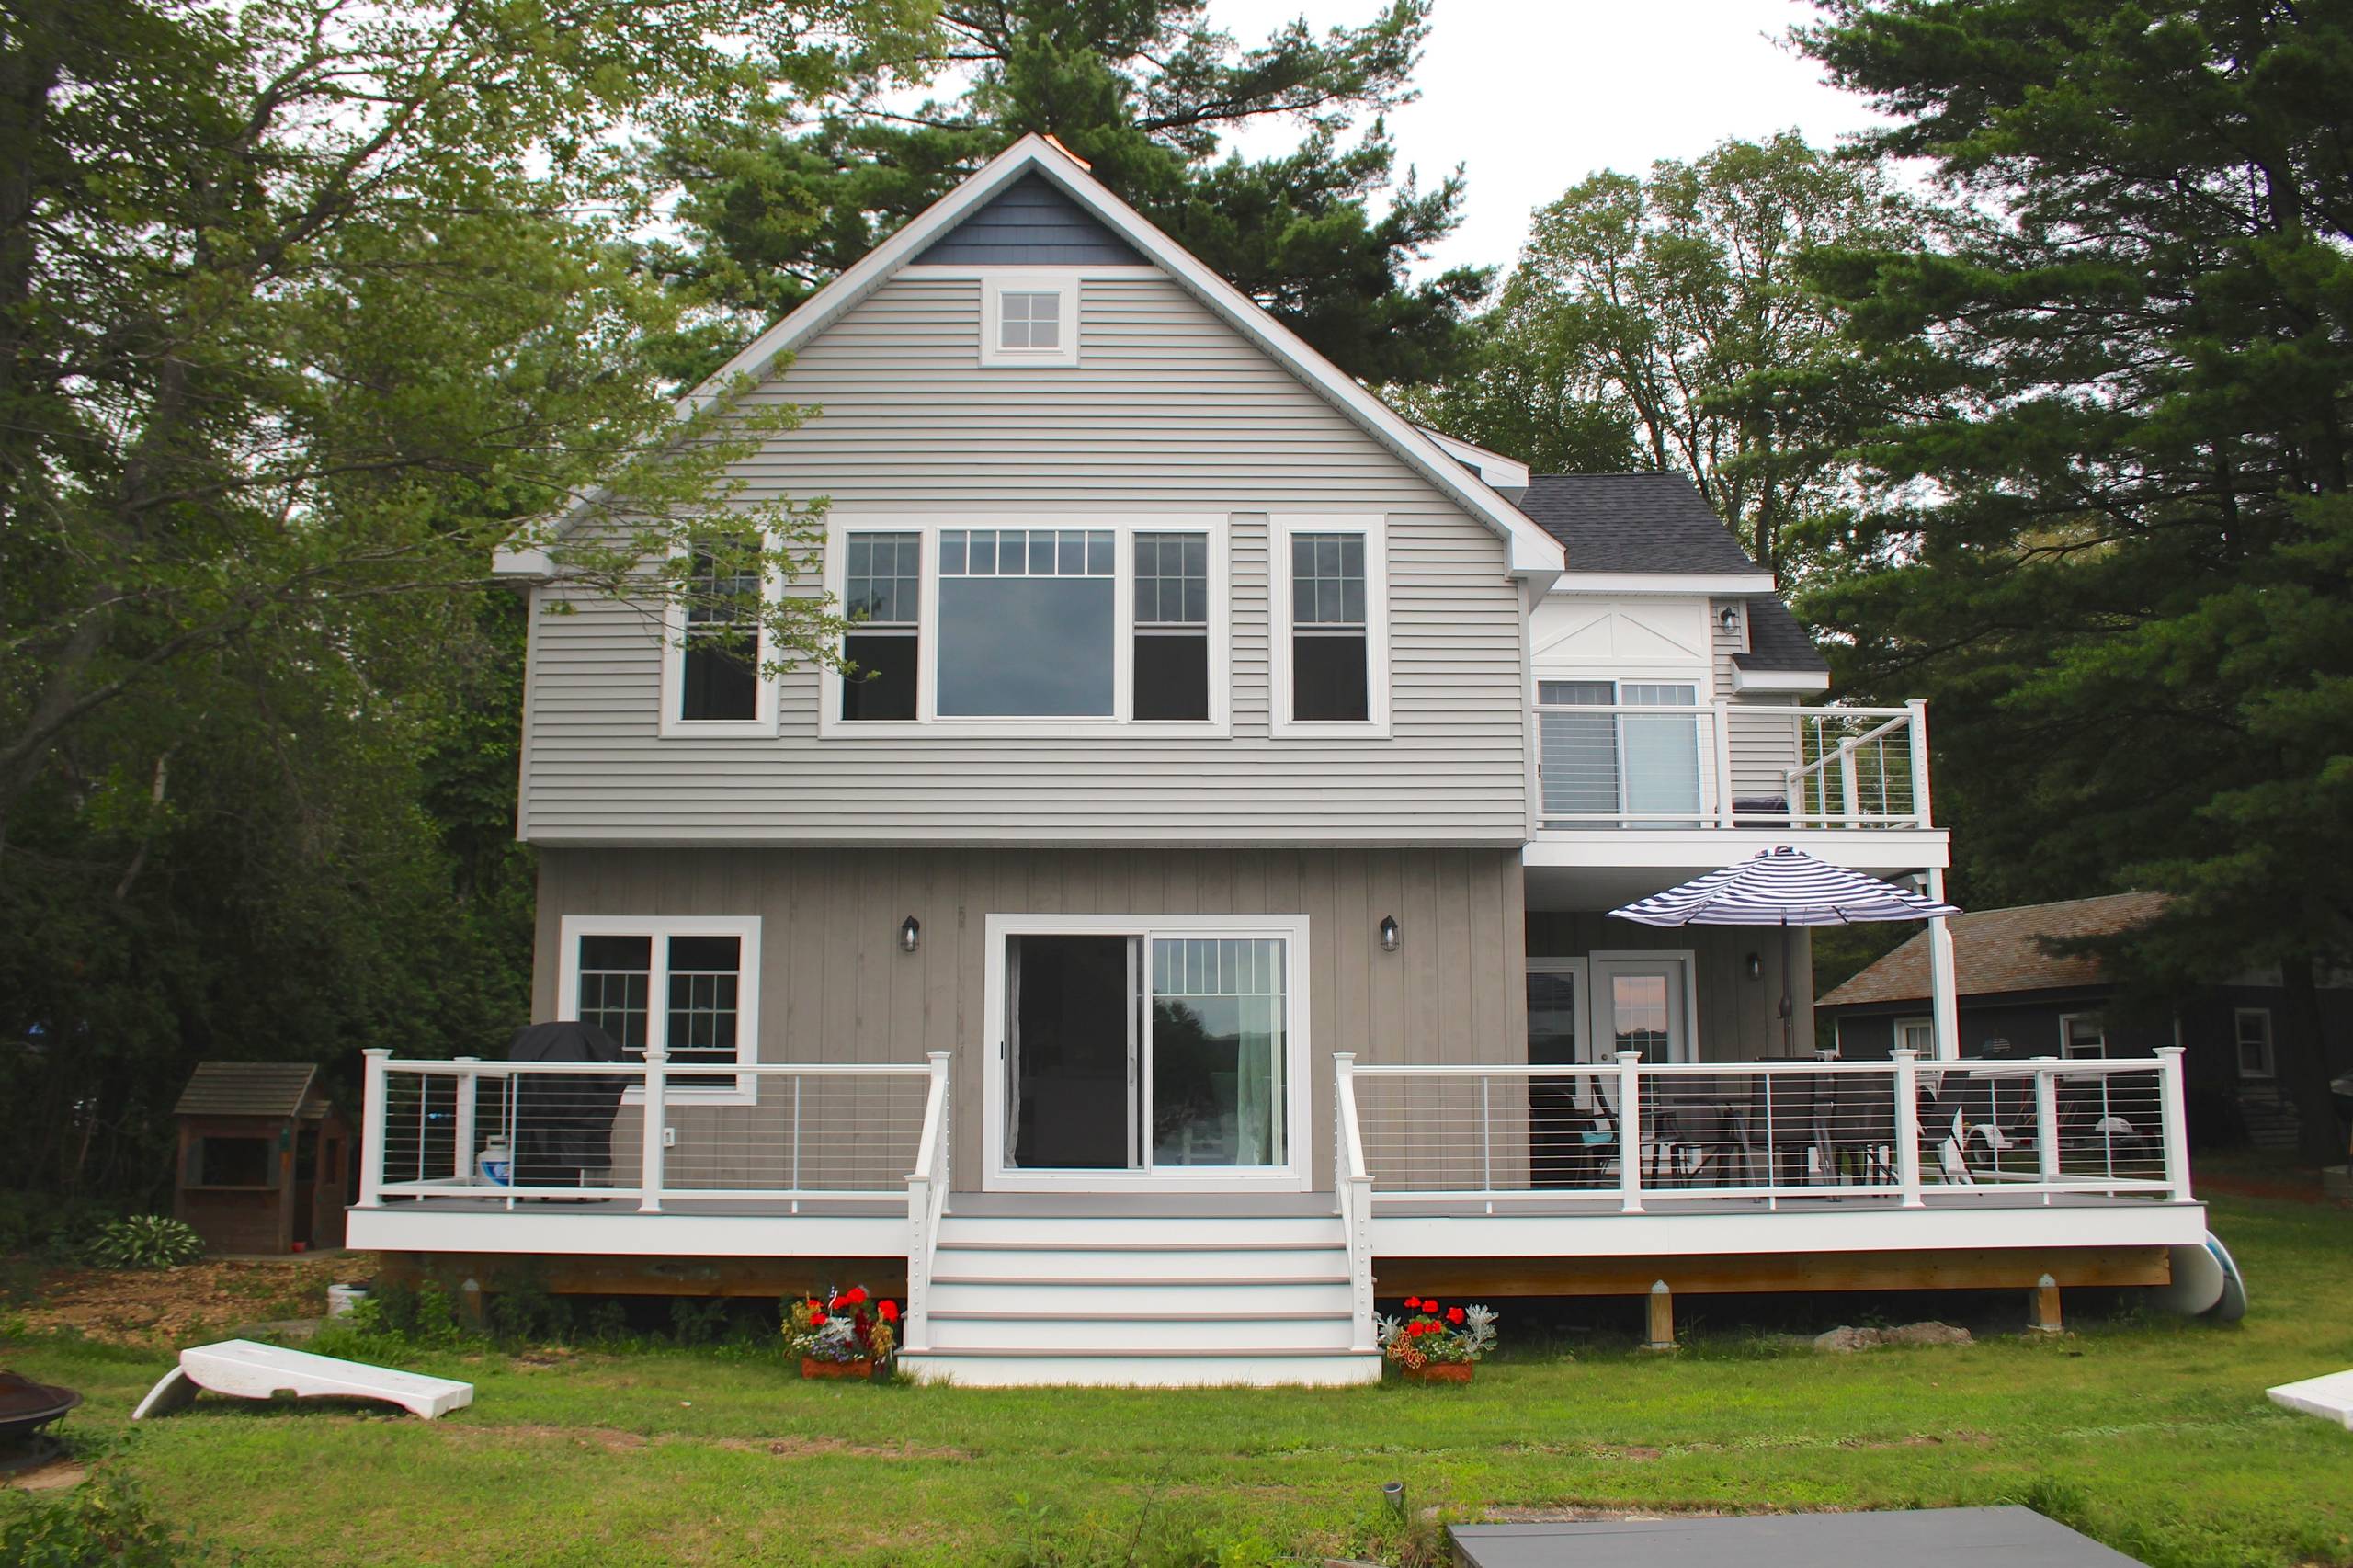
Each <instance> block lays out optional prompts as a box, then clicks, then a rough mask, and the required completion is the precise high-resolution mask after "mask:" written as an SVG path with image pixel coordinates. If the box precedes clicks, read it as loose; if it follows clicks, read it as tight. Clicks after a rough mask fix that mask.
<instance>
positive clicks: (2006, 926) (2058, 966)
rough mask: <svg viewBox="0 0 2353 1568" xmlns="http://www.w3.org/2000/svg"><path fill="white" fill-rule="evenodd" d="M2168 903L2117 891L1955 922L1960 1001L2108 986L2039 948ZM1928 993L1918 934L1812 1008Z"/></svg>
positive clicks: (2084, 961)
mask: <svg viewBox="0 0 2353 1568" xmlns="http://www.w3.org/2000/svg"><path fill="white" fill-rule="evenodd" d="M2164 908H2165V894H2163V893H2159V892H2118V893H2105V894H2102V895H2100V896H2099V897H2097V898H2075V899H2068V900H2066V901H2065V902H2063V903H2024V904H2019V905H2018V906H2017V907H2015V908H2011V909H1981V910H1976V911H1973V912H1972V913H1971V914H1967V915H1955V916H1954V917H1953V918H1952V920H1951V921H1950V922H1949V925H1950V927H1951V930H1952V950H1953V970H1954V973H1955V976H1956V978H1955V981H1954V985H1955V989H1956V990H1957V992H1958V993H1959V994H1961V995H1963V996H1987V995H2001V994H2006V993H2009V992H2017V991H2062V990H2067V989H2070V988H2073V987H2076V986H2084V985H2102V984H2105V983H2107V978H2108V977H2107V976H2106V975H2105V974H2103V973H2102V972H2101V971H2100V966H2099V960H2097V959H2096V958H2094V957H2092V956H2091V955H2089V954H2087V953H2053V952H2051V951H2049V950H2048V949H2045V948H2044V947H2043V942H2044V941H2046V940H2049V941H2070V940H2076V939H2080V938H2083V937H2108V936H2113V935H2115V934H2116V933H2117V932H2119V931H2123V930H2127V929H2130V928H2131V927H2132V926H2142V925H2145V924H2147V923H2148V922H2149V921H2151V920H2153V919H2154V918H2156V916H2157V915H2158V914H2159V912H2161V911H2162V910H2163V909H2164ZM1928 991H1929V986H1928V934H1927V932H1926V931H1922V932H1920V933H1919V934H1918V935H1916V936H1915V937H1912V938H1910V939H1909V940H1908V941H1906V942H1905V943H1904V945H1903V946H1902V947H1900V948H1898V949H1895V950H1894V951H1893V952H1892V953H1890V954H1888V955H1887V956H1886V957H1885V958H1883V959H1881V960H1879V961H1878V962H1877V963H1875V964H1872V965H1871V966H1870V968H1869V969H1866V970H1864V971H1862V972H1861V973H1859V974H1858V975H1856V976H1855V977H1854V978H1853V979H1851V980H1849V981H1847V983H1846V984H1844V985H1841V986H1839V987H1838V988H1837V989H1836V990H1835V991H1833V992H1831V993H1830V994H1828V995H1826V996H1824V997H1823V998H1822V999H1821V1000H1819V1001H1818V1002H1816V1003H1815V1004H1814V1006H1817V1007H1846V1006H1857V1005H1859V1004H1865V1003H1873V1002H1917V1001H1922V1000H1925V999H1926V998H1927V995H1928Z"/></svg>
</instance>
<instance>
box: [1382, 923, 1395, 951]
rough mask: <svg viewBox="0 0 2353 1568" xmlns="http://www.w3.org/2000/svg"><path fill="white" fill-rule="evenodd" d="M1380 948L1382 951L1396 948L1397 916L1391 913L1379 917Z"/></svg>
mask: <svg viewBox="0 0 2353 1568" xmlns="http://www.w3.org/2000/svg"><path fill="white" fill-rule="evenodd" d="M1396 950H1397V917H1396V916H1395V915H1382V916H1381V951H1382V952H1384V953H1393V952H1395V951H1396Z"/></svg>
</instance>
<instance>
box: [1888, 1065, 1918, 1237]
mask: <svg viewBox="0 0 2353 1568" xmlns="http://www.w3.org/2000/svg"><path fill="white" fill-rule="evenodd" d="M1888 1058H1889V1060H1890V1061H1892V1062H1894V1063H1895V1185H1896V1186H1897V1187H1899V1188H1901V1189H1902V1190H1903V1193H1904V1208H1906V1209H1920V1208H1925V1207H1926V1206H1927V1203H1926V1200H1925V1199H1922V1198H1921V1196H1920V1053H1919V1052H1918V1051H1914V1050H1913V1049H1912V1048H1911V1047H1910V1046H1908V1045H1907V1046H1898V1047H1896V1048H1895V1049H1894V1050H1893V1051H1889V1052H1888Z"/></svg>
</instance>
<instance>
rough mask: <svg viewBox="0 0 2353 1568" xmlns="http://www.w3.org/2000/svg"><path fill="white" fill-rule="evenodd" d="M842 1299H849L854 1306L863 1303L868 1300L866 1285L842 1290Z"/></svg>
mask: <svg viewBox="0 0 2353 1568" xmlns="http://www.w3.org/2000/svg"><path fill="white" fill-rule="evenodd" d="M842 1300H843V1301H847V1302H848V1303H849V1304H850V1305H851V1306H853V1307H855V1306H860V1305H863V1304H864V1302H865V1301H866V1287H865V1286H863V1285H853V1286H851V1287H850V1288H849V1289H848V1290H845V1291H843V1292H842Z"/></svg>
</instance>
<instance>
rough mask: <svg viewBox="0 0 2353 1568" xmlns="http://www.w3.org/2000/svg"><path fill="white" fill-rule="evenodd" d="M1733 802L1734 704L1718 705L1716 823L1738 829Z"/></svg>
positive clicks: (1724, 703) (1720, 702)
mask: <svg viewBox="0 0 2353 1568" xmlns="http://www.w3.org/2000/svg"><path fill="white" fill-rule="evenodd" d="M1734 815H1735V813H1734V812H1733V800H1732V704H1731V703H1729V702H1725V701H1722V700H1719V701H1718V702H1717V703H1716V823H1717V825H1719V826H1721V827H1737V826H1739V825H1740V824H1739V823H1737V822H1736V821H1734V820H1733V818H1734Z"/></svg>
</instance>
